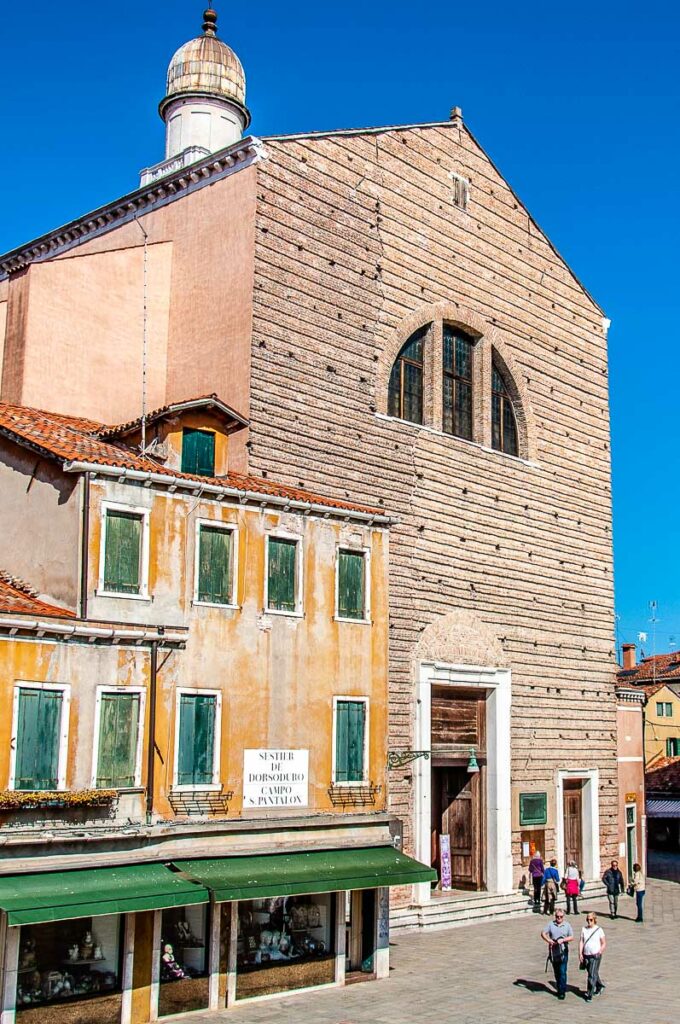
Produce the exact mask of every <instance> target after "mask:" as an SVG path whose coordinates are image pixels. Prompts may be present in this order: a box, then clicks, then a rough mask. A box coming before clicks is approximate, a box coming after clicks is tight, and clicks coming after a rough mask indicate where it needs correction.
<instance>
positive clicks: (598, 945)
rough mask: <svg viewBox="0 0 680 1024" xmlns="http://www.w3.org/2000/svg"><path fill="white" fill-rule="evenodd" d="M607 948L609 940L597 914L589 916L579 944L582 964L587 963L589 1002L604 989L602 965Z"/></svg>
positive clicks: (587, 997)
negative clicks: (601, 977)
mask: <svg viewBox="0 0 680 1024" xmlns="http://www.w3.org/2000/svg"><path fill="white" fill-rule="evenodd" d="M606 948H607V940H606V938H605V934H604V932H603V931H602V928H601V927H600V925H599V924H598V923H597V914H592V913H591V914H588V915H587V916H586V924H585V928H582V929H581V940H580V942H579V944H578V952H579V957H580V959H581V963H585V965H586V970H587V971H588V990H587V992H586V1001H587V1002H590V1000H591V999H592V998H593V996H599V994H600V992H601V991H602V990H603V988H604V985H603V984H602V982H601V981H600V963H601V961H602V954H603V953H604V951H605V949H606Z"/></svg>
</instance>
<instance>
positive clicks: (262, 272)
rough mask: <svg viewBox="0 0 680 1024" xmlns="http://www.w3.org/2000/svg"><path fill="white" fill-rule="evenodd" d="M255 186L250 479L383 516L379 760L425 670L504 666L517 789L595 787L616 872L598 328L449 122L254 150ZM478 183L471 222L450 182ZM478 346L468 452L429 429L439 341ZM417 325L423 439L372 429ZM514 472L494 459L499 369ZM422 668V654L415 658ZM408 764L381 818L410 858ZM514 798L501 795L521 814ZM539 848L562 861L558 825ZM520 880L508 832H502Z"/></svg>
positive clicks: (578, 289)
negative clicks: (446, 334)
mask: <svg viewBox="0 0 680 1024" xmlns="http://www.w3.org/2000/svg"><path fill="white" fill-rule="evenodd" d="M265 146H266V154H267V159H265V160H264V161H263V162H262V163H261V164H260V165H259V167H258V184H257V204H258V205H257V219H256V250H255V281H254V310H253V339H252V369H251V424H252V426H251V434H250V443H249V449H250V451H249V460H250V468H251V470H252V471H254V472H258V471H259V472H264V471H269V472H271V473H272V474H275V475H276V476H278V477H279V478H281V479H283V480H286V481H288V482H290V483H294V484H295V485H299V486H302V485H304V486H308V487H318V486H321V485H322V484H326V483H327V481H328V480H329V477H330V479H332V480H333V482H334V486H335V489H336V493H338V495H340V496H342V495H344V496H346V497H347V498H349V499H351V500H356V501H362V502H367V503H370V504H378V505H381V506H384V507H385V509H386V510H388V511H389V512H390V513H393V514H394V515H395V516H396V517H397V519H398V525H397V526H396V527H395V528H394V531H393V533H392V541H391V572H390V604H391V622H390V625H391V631H390V687H391V698H390V700H391V703H390V746H391V747H393V748H409V747H412V746H413V704H414V679H415V671H416V665H417V662H418V660H420V659H421V657H422V656H423V652H424V651H427V652H437V653H436V656H437V657H438V658H441V659H442V660H446V661H448V662H452V663H462V664H480V663H481V664H493V665H500V666H502V667H504V668H510V669H511V670H512V702H513V703H512V707H513V711H512V738H511V742H512V781H513V786H514V787H515V788H516V787H517V786H518V785H522V786H526V785H528V786H530V787H531V786H536V785H544V786H545V787H546V788H548V789H549V790H550V791H553V792H554V787H555V780H556V777H557V771H558V770H565V769H566V770H569V769H571V770H576V769H583V770H587V769H591V768H596V767H597V768H599V785H600V793H599V813H600V832H601V855H602V857H606V856H609V855H611V854H614V853H615V852H616V844H617V840H618V828H617V814H618V810H617V771H616V768H617V762H616V738H615V733H616V707H615V699H614V685H613V684H614V670H615V658H614V645H613V640H612V633H613V580H612V537H611V497H610V461H609V415H608V393H607V351H606V334H605V329H604V326H603V317H602V312H601V310H600V309H599V308H598V307H597V305H596V304H595V303H594V302H593V301H592V299H591V298H590V297H589V295H588V294H587V293H586V292H585V290H584V289H583V287H582V286H581V285H580V284H579V283H578V281H577V280H576V279H575V278H574V276H573V275H572V273H571V272H570V270H569V269H568V268H567V266H566V265H565V264H564V262H563V261H562V260H561V258H560V257H559V255H558V254H557V253H556V251H555V250H554V248H553V247H552V246H551V245H550V243H549V242H548V241H547V239H546V238H545V236H544V235H543V234H542V233H541V231H540V229H539V228H538V227H537V226H536V224H535V223H534V221H533V220H532V219H531V218H530V216H529V215H528V213H527V211H526V210H525V209H524V208H523V207H522V205H521V204H520V202H519V201H518V199H517V198H516V196H515V195H514V193H513V192H512V191H511V190H510V188H509V187H508V185H507V184H506V183H505V181H504V180H503V179H502V177H501V176H500V175H499V173H498V171H497V170H496V169H495V168H494V166H493V164H492V163H491V162H490V160H489V159H488V157H487V156H486V155H485V154H484V152H483V151H482V150H481V149H480V147H479V146H478V144H477V143H476V142H475V140H474V139H473V138H472V137H471V135H470V134H469V133H468V132H467V131H466V130H465V129H464V128H462V127H461V126H460V125H459V124H458V123H456V122H452V123H451V124H450V125H440V126H425V127H420V128H418V127H416V128H410V129H404V130H385V131H380V132H363V133H362V132H357V133H336V134H332V135H327V136H323V135H320V136H316V137H314V136H312V137H304V138H299V139H296V138H291V139H279V140H267V141H266V143H265ZM452 171H453V172H456V173H458V174H461V175H463V176H464V177H465V178H467V179H468V180H469V181H470V199H469V205H468V208H467V210H462V209H459V208H458V207H456V206H455V205H454V203H453V194H454V193H453V189H452V183H451V178H450V172H452ZM444 320H446V321H447V322H454V323H456V324H459V325H460V326H462V327H464V328H466V329H467V330H468V331H470V332H471V333H472V334H474V335H475V336H477V337H478V338H479V341H478V344H477V347H476V356H475V358H476V369H475V379H476V385H477V395H476V414H475V422H474V437H475V441H474V442H469V441H463V440H459V439H457V438H454V437H451V436H448V435H446V434H444V433H442V432H441V430H440V429H438V428H439V427H440V425H441V358H440V355H439V353H440V349H441V324H442V322H443V321H444ZM427 323H432V324H433V327H432V329H431V331H430V336H429V338H428V343H427V344H428V345H429V346H430V363H429V368H426V371H425V396H424V398H425V400H424V406H425V424H426V425H425V426H415V425H413V424H410V423H405V422H401V421H398V420H394V419H389V418H387V417H386V416H385V415H384V414H385V412H386V393H387V380H388V376H389V371H390V367H391V365H392V363H393V361H394V358H395V357H396V355H397V353H398V351H399V349H400V347H401V345H402V344H403V342H404V341H405V340H406V338H408V336H409V335H410V333H411V332H412V331H413V330H414V329H416V328H417V327H419V326H421V325H422V324H427ZM492 349H494V350H495V352H496V353H497V358H498V362H499V364H500V365H501V367H502V368H503V369H504V370H506V371H507V373H508V376H509V381H508V383H509V385H510V388H511V391H512V393H513V398H514V399H515V405H516V408H517V411H518V419H519V424H518V425H519V434H520V455H521V456H523V458H519V459H516V458H511V457H509V456H506V455H503V454H501V453H499V452H496V451H493V450H491V448H490V386H491V385H490V366H491V350H492ZM428 656H429V655H428ZM412 790H413V786H412V782H411V772H410V770H409V769H408V768H405V769H404V770H403V771H397V772H394V773H393V774H392V780H391V806H392V809H393V811H394V813H395V814H396V815H398V816H400V817H401V818H403V819H404V827H405V848H406V849H407V850H409V849H412V848H413V843H412V813H413V792H412ZM513 798H514V797H513ZM545 839H546V852H548V853H550V852H551V851H552V850H554V849H555V842H556V837H555V833H554V830H553V828H548V830H547V831H546V836H545ZM513 854H514V861H515V868H516V870H515V873H516V874H517V876H518V877H519V873H520V871H519V861H520V856H519V855H520V843H519V833H515V834H514V835H513Z"/></svg>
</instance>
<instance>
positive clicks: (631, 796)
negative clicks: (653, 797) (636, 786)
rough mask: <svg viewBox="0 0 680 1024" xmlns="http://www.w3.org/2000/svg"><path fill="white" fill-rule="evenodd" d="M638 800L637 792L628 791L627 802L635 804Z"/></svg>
mask: <svg viewBox="0 0 680 1024" xmlns="http://www.w3.org/2000/svg"><path fill="white" fill-rule="evenodd" d="M636 802H637V793H626V803H627V804H634V803H636Z"/></svg>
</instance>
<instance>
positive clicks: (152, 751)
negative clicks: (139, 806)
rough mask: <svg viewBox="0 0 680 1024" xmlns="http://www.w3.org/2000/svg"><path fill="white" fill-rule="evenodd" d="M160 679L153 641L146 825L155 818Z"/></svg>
mask: <svg viewBox="0 0 680 1024" xmlns="http://www.w3.org/2000/svg"><path fill="white" fill-rule="evenodd" d="M157 679H158V641H157V640H153V641H152V643H151V651H150V667H149V751H148V759H147V768H146V823H147V825H150V824H151V819H152V817H153V790H154V775H155V772H154V768H155V761H156V682H157Z"/></svg>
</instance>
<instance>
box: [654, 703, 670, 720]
mask: <svg viewBox="0 0 680 1024" xmlns="http://www.w3.org/2000/svg"><path fill="white" fill-rule="evenodd" d="M669 709H670V710H669ZM656 717H657V718H672V717H673V701H672V700H658V701H657V702H656Z"/></svg>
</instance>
